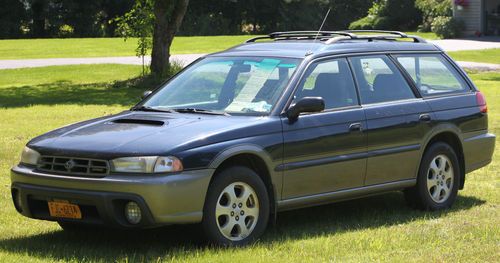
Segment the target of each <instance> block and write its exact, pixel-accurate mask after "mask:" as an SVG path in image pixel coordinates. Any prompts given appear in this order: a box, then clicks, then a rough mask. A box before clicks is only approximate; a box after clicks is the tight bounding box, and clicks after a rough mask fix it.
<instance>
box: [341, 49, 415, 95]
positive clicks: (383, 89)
mask: <svg viewBox="0 0 500 263" xmlns="http://www.w3.org/2000/svg"><path fill="white" fill-rule="evenodd" d="M350 61H351V64H352V67H353V70H354V73H355V76H356V81H357V82H358V87H359V95H360V97H361V102H362V103H363V104H369V103H379V102H386V101H395V100H404V99H412V98H415V94H414V93H413V91H412V90H411V88H410V86H409V85H408V83H407V82H406V80H405V78H404V77H403V75H402V74H401V72H399V70H398V69H397V67H396V66H395V65H394V64H393V63H392V62H391V60H390V59H389V58H388V57H387V56H385V55H382V56H367V57H352V58H350Z"/></svg>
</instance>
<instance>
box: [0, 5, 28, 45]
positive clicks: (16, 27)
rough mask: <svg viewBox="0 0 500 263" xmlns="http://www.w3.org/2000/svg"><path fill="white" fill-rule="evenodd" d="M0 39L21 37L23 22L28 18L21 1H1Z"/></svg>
mask: <svg viewBox="0 0 500 263" xmlns="http://www.w3.org/2000/svg"><path fill="white" fill-rule="evenodd" d="M0 6H2V7H8V8H1V9H0V38H16V37H19V36H21V25H22V22H23V21H22V20H23V19H24V17H25V16H26V10H25V9H24V5H23V3H22V2H21V1H19V0H0Z"/></svg>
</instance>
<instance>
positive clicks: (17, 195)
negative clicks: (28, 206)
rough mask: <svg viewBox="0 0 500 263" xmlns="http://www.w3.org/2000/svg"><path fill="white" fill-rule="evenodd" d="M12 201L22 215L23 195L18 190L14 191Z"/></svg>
mask: <svg viewBox="0 0 500 263" xmlns="http://www.w3.org/2000/svg"><path fill="white" fill-rule="evenodd" d="M12 201H14V207H15V208H16V210H17V212H19V213H21V212H22V211H23V208H22V207H23V206H22V203H21V193H20V192H19V190H17V189H12Z"/></svg>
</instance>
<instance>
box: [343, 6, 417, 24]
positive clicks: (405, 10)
mask: <svg viewBox="0 0 500 263" xmlns="http://www.w3.org/2000/svg"><path fill="white" fill-rule="evenodd" d="M421 19H422V14H421V12H420V10H419V9H417V8H416V6H415V1H414V0H377V1H374V2H373V6H372V7H371V8H370V9H369V10H368V15H367V16H365V17H363V18H361V19H359V20H357V21H354V22H353V23H351V24H350V25H349V28H350V29H391V30H408V29H413V28H416V27H417V25H419V24H420V22H421Z"/></svg>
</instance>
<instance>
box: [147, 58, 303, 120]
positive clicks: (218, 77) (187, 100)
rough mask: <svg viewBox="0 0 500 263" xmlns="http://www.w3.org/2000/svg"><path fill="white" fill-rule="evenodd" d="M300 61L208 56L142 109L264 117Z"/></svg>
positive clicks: (166, 85) (171, 82)
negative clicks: (257, 115)
mask: <svg viewBox="0 0 500 263" xmlns="http://www.w3.org/2000/svg"><path fill="white" fill-rule="evenodd" d="M299 62H300V60H299V59H290V58H274V57H208V58H205V59H202V60H201V61H199V62H197V63H195V64H194V65H192V66H190V67H189V68H187V69H186V70H184V71H183V72H182V73H180V74H179V75H177V76H176V77H175V78H173V79H172V80H171V81H169V82H168V83H167V84H165V86H163V87H161V89H160V90H159V91H158V92H156V93H155V94H154V95H152V96H151V97H150V98H148V99H147V101H146V102H145V103H144V104H143V105H142V106H143V107H142V108H147V109H156V110H172V111H178V112H185V113H189V112H205V113H206V112H214V113H228V114H249V115H250V114H251V115H255V114H259V115H267V114H268V113H269V112H270V111H271V109H272V108H273V106H274V104H275V103H276V102H277V101H278V99H279V96H280V95H281V92H282V91H283V89H284V88H285V86H286V85H287V83H288V81H289V79H290V77H291V76H292V74H293V72H294V71H295V69H296V68H297V65H298V63H299Z"/></svg>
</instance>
